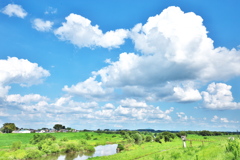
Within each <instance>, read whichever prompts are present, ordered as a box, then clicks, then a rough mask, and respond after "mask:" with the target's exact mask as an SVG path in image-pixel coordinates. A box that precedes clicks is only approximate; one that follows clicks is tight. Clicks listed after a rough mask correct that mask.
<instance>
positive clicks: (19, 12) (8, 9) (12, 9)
mask: <svg viewBox="0 0 240 160" xmlns="http://www.w3.org/2000/svg"><path fill="white" fill-rule="evenodd" d="M2 13H4V14H6V15H8V16H9V17H12V16H16V17H19V18H24V17H26V16H27V12H26V11H25V10H24V9H23V8H22V6H21V5H17V4H8V5H7V6H5V7H4V8H3V9H2Z"/></svg>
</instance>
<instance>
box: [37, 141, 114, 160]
mask: <svg viewBox="0 0 240 160" xmlns="http://www.w3.org/2000/svg"><path fill="white" fill-rule="evenodd" d="M116 150H117V144H108V145H100V146H97V147H95V152H88V153H81V152H77V153H59V154H54V155H50V156H47V157H44V158H40V159H38V160H85V159H88V158H90V157H97V156H109V155H113V154H115V153H117V152H116Z"/></svg>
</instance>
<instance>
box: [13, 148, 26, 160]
mask: <svg viewBox="0 0 240 160" xmlns="http://www.w3.org/2000/svg"><path fill="white" fill-rule="evenodd" d="M26 155H27V153H26V151H25V150H23V149H18V150H17V151H15V152H14V158H15V159H24V158H25V157H26Z"/></svg>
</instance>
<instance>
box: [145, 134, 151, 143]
mask: <svg viewBox="0 0 240 160" xmlns="http://www.w3.org/2000/svg"><path fill="white" fill-rule="evenodd" d="M145 141H146V142H152V141H153V137H152V136H150V135H147V136H146V139H145Z"/></svg>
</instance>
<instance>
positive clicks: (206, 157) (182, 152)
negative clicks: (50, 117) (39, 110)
mask: <svg viewBox="0 0 240 160" xmlns="http://www.w3.org/2000/svg"><path fill="white" fill-rule="evenodd" d="M151 134H152V133H145V134H141V133H137V132H133V133H124V134H123V133H121V134H116V133H110V134H106V133H96V132H76V133H72V132H69V133H51V134H45V133H42V134H36V133H31V134H0V159H2V160H3V159H4V160H7V159H26V158H33V157H29V156H27V155H30V151H31V152H33V151H36V153H38V154H34V156H36V157H35V158H37V156H38V157H41V156H45V158H46V156H47V155H49V154H53V153H60V152H65V153H66V151H67V148H68V147H69V146H71V145H72V146H74V145H75V147H79V148H80V149H77V148H75V149H76V150H74V147H73V148H72V150H69V151H74V152H79V151H81V152H85V151H87V149H89V151H92V150H91V149H92V147H94V146H98V145H104V144H113V143H115V144H122V146H123V148H122V149H121V151H120V152H119V153H117V154H114V155H111V156H103V157H93V158H90V159H91V160H132V159H139V160H171V159H179V160H181V159H182V160H225V159H229V160H230V159H239V152H240V148H238V147H239V142H240V141H239V139H238V137H237V136H236V135H235V136H233V137H235V138H234V139H235V140H234V144H233V143H232V142H231V141H229V140H228V137H230V135H221V136H200V135H196V134H189V135H188V136H187V139H188V140H192V142H190V141H186V143H187V148H183V146H182V140H181V138H179V137H177V136H176V135H174V137H172V138H170V139H166V138H164V134H159V135H157V136H156V137H155V139H154V138H153V139H148V138H147V137H150V135H151ZM36 135H43V137H44V136H46V135H48V139H46V140H44V141H42V142H41V143H40V142H36V143H33V142H32V143H30V142H31V141H33V140H32V139H33V137H35V138H36V137H37V138H38V136H36ZM49 135H50V136H49ZM136 135H141V136H142V137H141V136H139V137H137V136H136ZM158 136H160V139H158V140H157V138H158ZM161 136H162V137H161ZM51 137H55V138H56V139H54V141H50V140H49V139H51ZM152 137H154V136H152ZM138 138H140V139H138ZM137 141H138V142H137ZM16 142H20V147H17V148H14V144H15V143H16ZM136 142H137V143H136ZM44 144H48V145H47V146H52V147H53V148H49V147H48V148H44V147H46V145H44ZM15 145H16V144H15ZM39 146H40V147H39ZM54 146H55V147H54ZM227 146H228V148H229V149H226V148H227ZM234 147H235V148H234ZM39 148H40V149H39ZM236 148H237V149H236ZM68 149H69V148H68ZM34 153H35V152H34Z"/></svg>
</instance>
